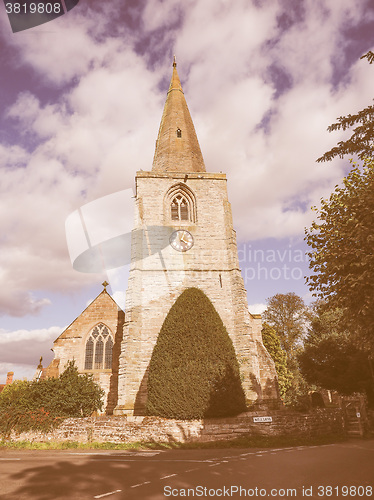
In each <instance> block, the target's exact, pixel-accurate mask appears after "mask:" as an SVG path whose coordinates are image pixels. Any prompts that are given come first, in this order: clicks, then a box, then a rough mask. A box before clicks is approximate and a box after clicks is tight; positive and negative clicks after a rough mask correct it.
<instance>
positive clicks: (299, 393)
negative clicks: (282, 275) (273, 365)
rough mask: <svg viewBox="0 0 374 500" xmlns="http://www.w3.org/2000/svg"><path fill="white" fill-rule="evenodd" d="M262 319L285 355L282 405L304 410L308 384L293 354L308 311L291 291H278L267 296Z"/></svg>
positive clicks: (295, 351) (300, 299) (299, 342)
mask: <svg viewBox="0 0 374 500" xmlns="http://www.w3.org/2000/svg"><path fill="white" fill-rule="evenodd" d="M267 302H268V307H267V309H266V311H265V312H264V314H263V318H264V320H265V321H266V322H267V323H268V324H269V325H270V326H271V327H273V328H274V330H275V332H276V335H277V337H278V339H279V342H280V345H281V347H282V349H283V351H284V352H285V353H286V356H287V369H288V371H289V373H290V375H291V376H290V377H289V379H288V381H289V382H290V383H289V385H288V387H287V388H286V390H285V391H284V395H283V402H284V403H285V405H286V406H292V407H294V408H296V409H305V407H306V406H307V405H308V403H307V401H308V389H309V387H308V385H307V383H306V381H305V380H304V378H303V376H302V374H301V372H300V369H299V364H298V359H297V355H298V353H299V352H300V351H301V349H302V345H303V338H304V337H305V335H306V332H307V326H308V322H309V318H310V311H309V309H308V307H307V306H306V305H305V303H304V301H303V299H302V298H301V297H299V296H298V295H296V294H295V293H293V292H290V293H286V294H283V293H278V294H276V295H274V296H273V297H270V298H269V299H268V301H267Z"/></svg>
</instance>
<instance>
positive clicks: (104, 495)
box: [94, 490, 122, 498]
mask: <svg viewBox="0 0 374 500" xmlns="http://www.w3.org/2000/svg"><path fill="white" fill-rule="evenodd" d="M121 491H122V490H115V491H109V493H103V494H102V495H96V496H94V498H104V497H108V496H110V495H114V493H120V492H121Z"/></svg>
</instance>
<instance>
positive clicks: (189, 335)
mask: <svg viewBox="0 0 374 500" xmlns="http://www.w3.org/2000/svg"><path fill="white" fill-rule="evenodd" d="M245 410H246V405H245V396H244V392H243V389H242V386H241V381H240V375H239V365H238V362H237V359H236V356H235V351H234V347H233V344H232V342H231V339H230V337H229V335H228V333H227V331H226V328H225V326H224V325H223V323H222V320H221V318H220V317H219V315H218V313H217V311H216V310H215V308H214V306H213V304H212V303H211V302H210V300H209V299H208V297H207V296H206V295H205V294H204V293H203V292H202V291H201V290H199V289H197V288H188V289H187V290H185V291H184V292H183V293H182V294H181V295H180V297H179V298H178V299H177V300H176V302H175V303H174V305H173V306H172V307H171V309H170V311H169V313H168V315H167V317H166V318H165V321H164V323H163V325H162V328H161V331H160V333H159V336H158V339H157V343H156V345H155V347H154V350H153V354H152V358H151V362H150V366H149V377H148V399H147V405H146V412H147V414H148V415H156V416H162V417H168V418H177V419H194V418H203V417H224V416H232V415H237V414H238V413H241V412H242V411H245Z"/></svg>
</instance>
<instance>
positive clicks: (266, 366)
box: [44, 60, 279, 415]
mask: <svg viewBox="0 0 374 500" xmlns="http://www.w3.org/2000/svg"><path fill="white" fill-rule="evenodd" d="M135 185H136V193H135V220H134V227H133V230H132V233H131V267H130V275H129V279H128V289H127V292H126V304H125V312H124V311H122V310H121V309H120V308H119V307H118V306H117V304H116V303H115V301H114V300H113V299H112V298H111V296H110V295H109V294H108V292H107V291H106V287H107V285H108V284H107V283H106V282H104V283H103V285H104V289H103V291H102V292H101V293H100V294H99V295H98V297H96V299H95V300H94V301H93V302H92V303H91V304H90V305H89V306H88V307H87V308H86V309H85V311H83V313H82V314H81V315H80V316H79V317H78V318H77V319H76V320H75V321H73V323H72V324H71V325H70V326H69V327H68V328H66V330H65V331H64V332H63V333H62V334H61V335H60V336H59V337H58V339H56V341H55V342H54V347H53V351H54V355H55V358H54V360H53V361H52V362H51V364H50V365H49V367H48V368H46V369H45V374H44V375H45V376H58V375H59V374H60V373H61V372H62V371H63V369H64V367H65V365H66V363H67V361H68V360H70V359H75V361H76V364H77V367H78V369H79V371H80V372H82V373H92V374H93V377H94V379H95V380H96V381H97V382H98V383H99V384H100V385H101V387H102V388H103V389H104V391H105V398H106V401H105V411H106V413H107V414H115V415H142V414H144V411H145V405H146V401H147V378H148V370H149V363H150V360H151V357H152V352H153V348H154V346H155V344H156V341H157V337H158V334H159V332H160V330H161V327H162V324H163V322H164V320H165V318H166V316H167V314H168V312H169V311H170V308H171V307H172V306H173V304H174V303H175V301H176V300H177V298H178V297H179V296H180V295H181V294H182V292H183V291H184V290H186V289H187V288H191V287H195V288H198V289H200V290H201V291H203V292H204V293H205V295H206V296H207V297H208V298H209V299H210V301H211V303H212V304H213V306H214V308H215V309H216V311H217V313H218V314H219V316H220V318H221V320H222V321H223V324H224V325H225V327H226V330H227V332H228V334H229V336H230V338H231V341H232V343H233V346H234V349H235V353H236V357H237V360H238V363H239V366H240V377H241V382H242V387H243V390H244V393H245V397H246V400H247V403H249V404H250V403H254V402H266V401H274V400H276V399H278V398H279V394H278V385H277V376H276V371H275V367H274V362H273V360H272V359H271V357H270V355H269V353H268V352H267V350H266V349H265V347H264V345H263V343H262V336H261V317H260V315H254V314H250V312H249V311H248V304H247V295H246V290H245V287H244V281H243V278H242V276H241V271H240V267H239V258H238V251H237V243H236V233H235V230H234V228H233V220H232V213H231V205H230V203H229V200H228V195H227V179H226V174H224V173H221V172H220V173H212V172H207V171H206V168H205V164H204V160H203V156H202V153H201V150H200V146H199V142H198V139H197V135H196V132H195V128H194V125H193V122H192V119H191V115H190V112H189V110H188V107H187V103H186V99H185V96H184V93H183V89H182V86H181V82H180V79H179V76H178V72H177V65H176V62H175V60H174V62H173V72H172V77H171V82H170V86H169V90H168V92H167V97H166V102H165V106H164V111H163V114H162V119H161V124H160V128H159V132H158V137H157V141H156V148H155V154H154V159H153V165H152V169H151V170H150V171H145V170H144V171H143V170H141V171H138V172H137V173H136V178H135Z"/></svg>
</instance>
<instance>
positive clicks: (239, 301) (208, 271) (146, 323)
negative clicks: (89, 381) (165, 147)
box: [114, 171, 278, 415]
mask: <svg viewBox="0 0 374 500" xmlns="http://www.w3.org/2000/svg"><path fill="white" fill-rule="evenodd" d="M187 177H188V178H186V176H185V174H182V173H177V172H176V173H173V174H171V173H168V174H161V173H158V174H155V173H154V172H143V171H141V172H137V177H136V196H137V197H136V211H135V224H134V230H133V233H132V244H131V245H132V246H131V255H132V262H131V270H130V276H129V281H128V290H127V293H126V321H125V324H124V331H123V340H122V348H121V357H120V368H119V386H118V396H119V397H118V406H117V408H116V409H115V411H114V413H115V414H117V415H121V414H127V415H133V414H135V415H142V414H144V409H145V405H146V399H147V381H148V368H149V363H150V360H151V357H152V352H153V348H154V345H155V343H156V341H157V336H158V334H159V332H160V329H161V327H162V324H163V322H164V320H165V318H166V316H167V314H168V313H169V311H170V308H171V307H172V305H173V304H174V303H175V301H176V300H177V298H178V297H179V296H180V295H181V293H182V292H183V291H184V290H185V289H186V288H189V287H196V288H199V289H200V290H201V291H203V292H204V293H205V294H206V295H207V297H208V298H209V299H210V301H211V302H212V304H213V306H214V307H215V309H216V311H217V313H218V314H219V316H220V318H221V319H222V322H223V324H224V325H225V327H226V329H227V332H228V334H229V336H230V338H231V340H232V342H233V346H234V349H235V353H236V356H237V359H238V362H239V367H240V372H241V380H242V386H243V390H244V393H245V395H246V398H247V400H248V401H256V400H262V399H266V400H267V399H274V398H277V397H278V387H277V381H276V371H275V366H274V361H273V360H272V358H271V357H270V355H269V354H268V352H267V351H266V349H265V348H264V346H263V344H262V337H261V319H260V318H255V317H254V316H252V315H251V314H250V313H249V311H248V304H247V293H246V290H245V287H244V281H243V278H242V276H241V272H240V268H239V258H238V253H237V244H236V233H235V231H234V229H233V222H232V214H231V207H230V203H229V201H228V196H227V186H226V175H225V174H222V173H211V172H203V173H189V174H188V176H187ZM175 186H179V187H181V186H182V187H183V189H184V190H186V191H187V190H188V193H189V195H190V197H191V199H194V200H195V201H196V203H195V207H194V212H195V214H194V217H193V220H191V221H181V220H172V219H171V210H170V200H169V197H168V193H169V192H170V190H171V189H172V190H173V189H174V188H175ZM181 189H182V188H181ZM181 228H183V229H185V230H188V231H189V232H190V233H191V235H192V236H193V238H194V245H193V247H192V248H191V249H190V250H188V251H186V252H178V251H176V250H175V249H173V248H172V247H171V245H170V242H169V238H170V236H171V234H172V233H173V231H174V230H177V229H181Z"/></svg>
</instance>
